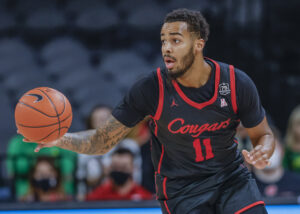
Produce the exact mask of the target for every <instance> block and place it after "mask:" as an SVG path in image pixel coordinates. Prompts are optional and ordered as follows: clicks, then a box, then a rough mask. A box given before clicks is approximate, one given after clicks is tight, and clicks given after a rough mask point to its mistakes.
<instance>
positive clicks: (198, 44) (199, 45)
mask: <svg viewBox="0 0 300 214" xmlns="http://www.w3.org/2000/svg"><path fill="white" fill-rule="evenodd" d="M204 46H205V41H204V40H203V39H195V46H194V47H195V51H196V52H203V49H204Z"/></svg>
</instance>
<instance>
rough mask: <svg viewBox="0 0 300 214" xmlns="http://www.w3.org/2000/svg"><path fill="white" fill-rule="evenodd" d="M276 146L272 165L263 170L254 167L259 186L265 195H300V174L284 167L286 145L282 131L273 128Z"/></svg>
mask: <svg viewBox="0 0 300 214" xmlns="http://www.w3.org/2000/svg"><path fill="white" fill-rule="evenodd" d="M272 131H273V133H274V137H275V141H276V147H275V151H274V153H273V155H272V157H271V159H270V162H271V164H270V166H267V167H266V168H264V169H263V170H258V169H256V168H253V173H254V175H255V178H256V181H257V185H258V188H259V189H260V191H261V193H262V194H263V196H265V197H277V196H280V197H284V196H300V186H299V185H298V183H299V181H300V175H298V174H297V173H294V172H290V171H289V170H286V169H284V168H283V165H282V159H283V156H284V147H283V146H282V143H281V137H280V133H279V131H278V130H277V129H275V128H272Z"/></svg>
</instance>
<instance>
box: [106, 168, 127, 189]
mask: <svg viewBox="0 0 300 214" xmlns="http://www.w3.org/2000/svg"><path fill="white" fill-rule="evenodd" d="M110 177H111V179H112V180H113V182H114V183H115V184H116V185H117V186H122V185H123V184H125V183H126V181H127V180H128V179H129V178H130V177H131V175H130V174H129V173H127V172H120V171H112V172H111V173H110Z"/></svg>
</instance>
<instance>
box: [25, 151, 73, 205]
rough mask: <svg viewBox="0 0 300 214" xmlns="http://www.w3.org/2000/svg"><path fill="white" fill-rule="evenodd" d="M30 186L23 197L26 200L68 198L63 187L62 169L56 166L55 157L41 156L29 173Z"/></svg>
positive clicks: (52, 200)
mask: <svg viewBox="0 0 300 214" xmlns="http://www.w3.org/2000/svg"><path fill="white" fill-rule="evenodd" d="M29 181H30V188H29V191H28V193H27V194H26V195H25V196H24V197H23V198H22V199H21V200H22V201H26V202H36V201H40V202H54V201H62V200H67V196H66V194H65V192H64V190H63V188H62V185H61V184H62V183H61V181H62V177H61V172H60V170H59V169H58V168H57V167H56V166H55V163H54V159H53V158H50V157H43V156H41V157H39V158H38V159H37V161H36V164H35V165H34V167H33V169H32V170H31V172H30V174H29Z"/></svg>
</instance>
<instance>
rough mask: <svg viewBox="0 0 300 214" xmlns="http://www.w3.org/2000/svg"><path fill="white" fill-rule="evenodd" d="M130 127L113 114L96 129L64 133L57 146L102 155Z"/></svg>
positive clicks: (121, 137) (125, 133)
mask: <svg viewBox="0 0 300 214" xmlns="http://www.w3.org/2000/svg"><path fill="white" fill-rule="evenodd" d="M129 131H130V128H128V127H126V126H124V125H122V124H121V123H120V122H119V121H117V120H116V119H115V118H114V117H113V116H111V118H110V119H109V120H108V121H107V122H106V123H105V124H104V125H103V126H102V127H100V128H98V129H97V130H88V131H82V132H77V133H70V134H66V135H65V136H64V137H63V138H61V139H60V140H59V141H58V143H57V146H59V147H61V148H64V149H67V150H71V151H74V152H77V153H83V154H89V155H95V154H96V155H102V154H105V153H107V152H108V151H109V150H111V149H112V148H113V147H114V146H115V145H116V144H117V143H118V142H119V141H120V140H121V139H123V138H124V137H125V136H126V135H127V134H128V132H129Z"/></svg>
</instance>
